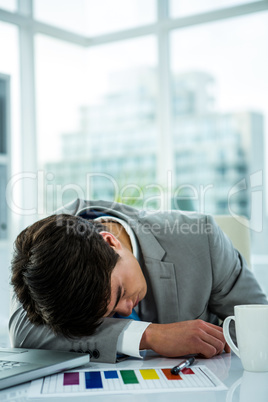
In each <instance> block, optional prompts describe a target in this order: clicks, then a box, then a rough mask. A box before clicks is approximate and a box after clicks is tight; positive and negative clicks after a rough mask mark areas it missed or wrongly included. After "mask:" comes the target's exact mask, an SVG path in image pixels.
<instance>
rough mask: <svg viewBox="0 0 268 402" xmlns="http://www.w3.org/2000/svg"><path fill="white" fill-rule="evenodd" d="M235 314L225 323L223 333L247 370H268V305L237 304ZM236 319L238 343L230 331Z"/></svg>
mask: <svg viewBox="0 0 268 402" xmlns="http://www.w3.org/2000/svg"><path fill="white" fill-rule="evenodd" d="M234 310H235V315H234V316H230V317H227V318H226V319H225V321H224V323H223V334H224V337H225V339H226V342H227V343H228V345H229V346H230V348H231V349H232V350H233V352H234V353H235V354H236V355H237V356H238V357H240V359H241V361H242V365H243V367H244V369H245V370H247V371H268V305H260V304H249V305H241V306H235V308H234ZM232 320H234V321H235V331H236V338H237V345H238V347H236V346H235V344H234V342H233V340H232V338H231V336H230V332H229V325H230V322H231V321H232Z"/></svg>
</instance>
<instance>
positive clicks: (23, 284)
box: [11, 215, 120, 336]
mask: <svg viewBox="0 0 268 402" xmlns="http://www.w3.org/2000/svg"><path fill="white" fill-rule="evenodd" d="M105 230H106V228H105V227H104V226H103V225H101V224H99V223H94V221H86V220H84V219H82V218H79V217H76V216H71V215H52V216H50V217H48V218H45V219H42V220H40V221H38V222H36V223H34V224H33V225H31V226H29V227H28V228H26V229H25V230H23V231H22V232H21V233H20V234H19V236H18V237H17V239H16V241H15V249H14V258H13V261H12V277H11V283H12V285H13V286H14V290H15V293H16V295H17V297H18V299H19V301H20V302H21V303H22V305H23V307H24V309H25V310H26V312H27V315H28V318H29V319H30V321H31V322H32V323H35V324H47V325H49V326H50V327H51V328H52V329H53V331H54V332H56V333H62V334H64V335H66V336H83V335H91V334H92V333H94V331H95V329H96V328H97V326H98V325H99V324H100V323H101V318H102V317H104V316H105V315H107V307H108V305H109V303H110V302H111V274H112V271H113V269H114V267H115V266H116V264H117V262H118V261H119V260H120V257H119V255H118V253H117V252H116V251H115V247H113V246H111V244H109V241H108V239H105V236H104V235H102V234H100V233H106V232H105Z"/></svg>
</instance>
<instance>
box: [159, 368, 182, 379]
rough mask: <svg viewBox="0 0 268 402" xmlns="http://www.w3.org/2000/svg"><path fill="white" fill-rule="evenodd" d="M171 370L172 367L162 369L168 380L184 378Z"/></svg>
mask: <svg viewBox="0 0 268 402" xmlns="http://www.w3.org/2000/svg"><path fill="white" fill-rule="evenodd" d="M170 370H171V368H169V369H162V371H163V373H164V374H165V376H166V378H167V379H168V380H182V378H181V376H180V375H179V374H172V373H171V371H170Z"/></svg>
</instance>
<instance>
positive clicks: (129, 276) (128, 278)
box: [105, 248, 147, 317]
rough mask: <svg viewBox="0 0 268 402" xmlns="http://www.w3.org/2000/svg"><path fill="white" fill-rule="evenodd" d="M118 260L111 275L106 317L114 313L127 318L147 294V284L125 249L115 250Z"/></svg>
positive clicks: (131, 256)
mask: <svg viewBox="0 0 268 402" xmlns="http://www.w3.org/2000/svg"><path fill="white" fill-rule="evenodd" d="M116 252H117V253H118V254H119V255H120V258H119V260H118V262H117V264H116V266H115V268H114V269H113V272H112V275H111V300H110V303H109V304H108V308H107V313H106V315H105V316H106V317H108V316H109V317H112V316H113V315H114V313H118V314H121V315H123V316H128V315H130V314H131V313H132V309H133V308H134V307H135V306H136V305H137V304H138V303H139V301H141V300H142V299H143V298H144V297H145V295H146V292H147V284H146V281H145V278H144V275H143V273H142V270H141V267H140V265H139V263H138V261H137V259H136V258H135V257H134V256H133V254H132V253H131V251H129V250H128V249H126V248H122V249H119V250H116Z"/></svg>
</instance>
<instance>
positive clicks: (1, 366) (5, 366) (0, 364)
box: [0, 360, 28, 371]
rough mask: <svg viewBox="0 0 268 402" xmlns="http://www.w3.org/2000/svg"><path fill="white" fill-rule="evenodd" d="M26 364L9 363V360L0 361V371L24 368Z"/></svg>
mask: <svg viewBox="0 0 268 402" xmlns="http://www.w3.org/2000/svg"><path fill="white" fill-rule="evenodd" d="M27 364H28V363H23V362H11V361H9V360H0V371H3V370H9V369H12V368H13V367H21V366H25V365H27Z"/></svg>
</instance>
